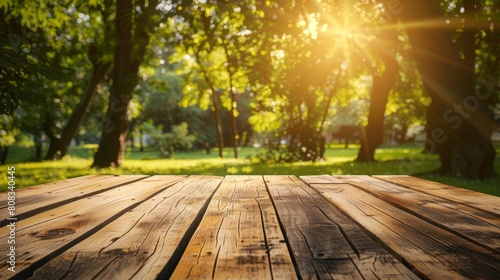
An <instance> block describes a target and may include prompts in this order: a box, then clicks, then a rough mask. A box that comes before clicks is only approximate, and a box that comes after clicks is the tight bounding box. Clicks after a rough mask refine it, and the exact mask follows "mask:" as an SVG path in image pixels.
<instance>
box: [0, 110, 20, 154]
mask: <svg viewBox="0 0 500 280" xmlns="http://www.w3.org/2000/svg"><path fill="white" fill-rule="evenodd" d="M20 132H21V131H20V130H19V128H17V127H15V126H14V118H13V117H12V116H9V115H0V147H10V146H12V145H13V144H14V143H15V142H16V136H17V135H18V134H19V133H20Z"/></svg>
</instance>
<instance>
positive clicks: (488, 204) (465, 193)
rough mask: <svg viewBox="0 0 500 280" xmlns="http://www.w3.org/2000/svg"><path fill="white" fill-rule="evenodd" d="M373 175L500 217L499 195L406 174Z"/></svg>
mask: <svg viewBox="0 0 500 280" xmlns="http://www.w3.org/2000/svg"><path fill="white" fill-rule="evenodd" d="M373 177H375V178H378V179H381V180H384V181H387V182H391V183H394V184H397V185H400V186H404V187H407V188H411V189H414V190H417V191H421V192H425V193H428V194H432V195H434V196H438V197H442V198H446V199H450V200H454V201H457V202H460V203H462V204H465V205H468V206H470V207H474V208H476V209H479V210H482V211H486V212H489V213H491V214H494V215H497V216H498V217H500V197H497V196H493V195H488V194H484V193H479V192H474V191H471V190H466V189H462V188H457V187H453V186H448V185H445V184H441V183H438V182H432V181H427V180H424V179H419V178H415V177H411V176H406V175H399V176H395V175H383V176H382V175H381V176H373Z"/></svg>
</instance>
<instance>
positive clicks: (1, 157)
mask: <svg viewBox="0 0 500 280" xmlns="http://www.w3.org/2000/svg"><path fill="white" fill-rule="evenodd" d="M0 152H1V153H0V164H2V165H3V164H5V163H6V162H7V155H8V153H9V147H0Z"/></svg>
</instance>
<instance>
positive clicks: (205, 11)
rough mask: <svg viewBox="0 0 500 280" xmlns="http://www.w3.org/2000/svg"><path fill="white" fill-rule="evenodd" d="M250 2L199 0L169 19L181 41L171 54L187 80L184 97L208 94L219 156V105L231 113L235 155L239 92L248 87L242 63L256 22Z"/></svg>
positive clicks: (252, 53) (203, 98)
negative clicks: (173, 53)
mask: <svg viewBox="0 0 500 280" xmlns="http://www.w3.org/2000/svg"><path fill="white" fill-rule="evenodd" d="M250 2H251V1H237V2H236V3H234V2H233V3H229V2H223V1H207V2H203V3H201V1H200V2H199V3H197V4H196V5H195V6H193V7H191V8H189V9H188V10H187V13H186V14H185V16H183V17H178V18H177V20H176V21H174V23H175V27H174V28H173V29H174V30H176V35H175V36H174V38H178V40H177V41H178V43H179V44H181V46H180V47H178V49H177V52H178V53H177V54H176V55H175V56H174V59H175V61H179V62H181V65H182V66H181V68H182V70H181V71H182V72H183V73H184V74H185V77H186V80H187V82H186V85H185V93H186V98H185V99H191V100H194V99H196V100H198V103H200V106H201V107H205V106H207V105H208V104H207V102H206V100H207V98H206V97H210V99H211V100H210V103H211V104H210V108H211V110H212V112H213V116H214V120H215V130H216V132H217V142H218V146H219V156H220V157H223V153H222V151H223V148H224V142H225V141H224V140H225V139H224V129H223V124H222V121H223V118H222V116H223V114H224V113H223V112H222V111H221V110H222V109H223V108H225V109H226V110H227V111H228V112H229V113H230V114H229V119H230V124H229V127H231V133H230V134H231V141H230V143H231V144H232V146H233V151H234V157H235V158H236V157H238V139H239V131H238V125H237V117H238V115H239V112H238V106H239V103H238V98H239V97H240V96H241V95H242V94H243V93H245V92H246V91H247V89H248V88H249V85H250V83H249V81H248V77H247V75H248V70H247V69H248V67H249V64H250V60H251V58H252V57H254V56H255V49H256V46H255V44H254V43H252V39H253V38H252V36H251V35H250V33H252V32H253V30H252V25H253V24H255V23H254V22H252V21H251V20H250V19H251V18H252V17H253V16H254V15H253V14H252V12H251V6H252V5H253V4H252V3H250ZM254 7H255V6H254ZM191 105H192V104H191Z"/></svg>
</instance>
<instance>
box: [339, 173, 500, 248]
mask: <svg viewBox="0 0 500 280" xmlns="http://www.w3.org/2000/svg"><path fill="white" fill-rule="evenodd" d="M338 179H340V180H342V181H345V182H347V183H349V184H351V185H353V186H356V187H358V188H360V189H362V190H364V191H366V192H368V193H370V194H372V195H374V196H376V197H378V198H380V199H382V200H384V201H386V202H388V203H390V204H392V205H394V206H396V207H398V208H400V209H403V210H404V211H406V212H409V213H411V214H412V215H415V216H417V217H420V218H422V219H424V220H426V221H428V222H430V223H432V224H434V225H436V226H439V227H441V228H444V229H446V230H448V231H450V232H452V233H453V234H455V235H459V236H462V237H464V238H466V239H468V240H470V241H472V242H475V243H477V244H479V245H481V246H483V247H485V248H489V249H492V250H495V251H496V252H497V253H500V218H498V217H496V216H495V215H492V214H490V213H487V212H483V211H480V210H477V209H476V208H472V207H469V206H467V205H464V204H462V203H459V202H456V201H453V200H448V199H444V198H441V197H436V196H433V195H430V194H427V193H422V192H418V191H416V190H413V189H409V188H405V187H402V186H399V185H395V184H392V183H389V182H386V181H382V180H379V179H376V178H373V177H370V176H341V177H338Z"/></svg>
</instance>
